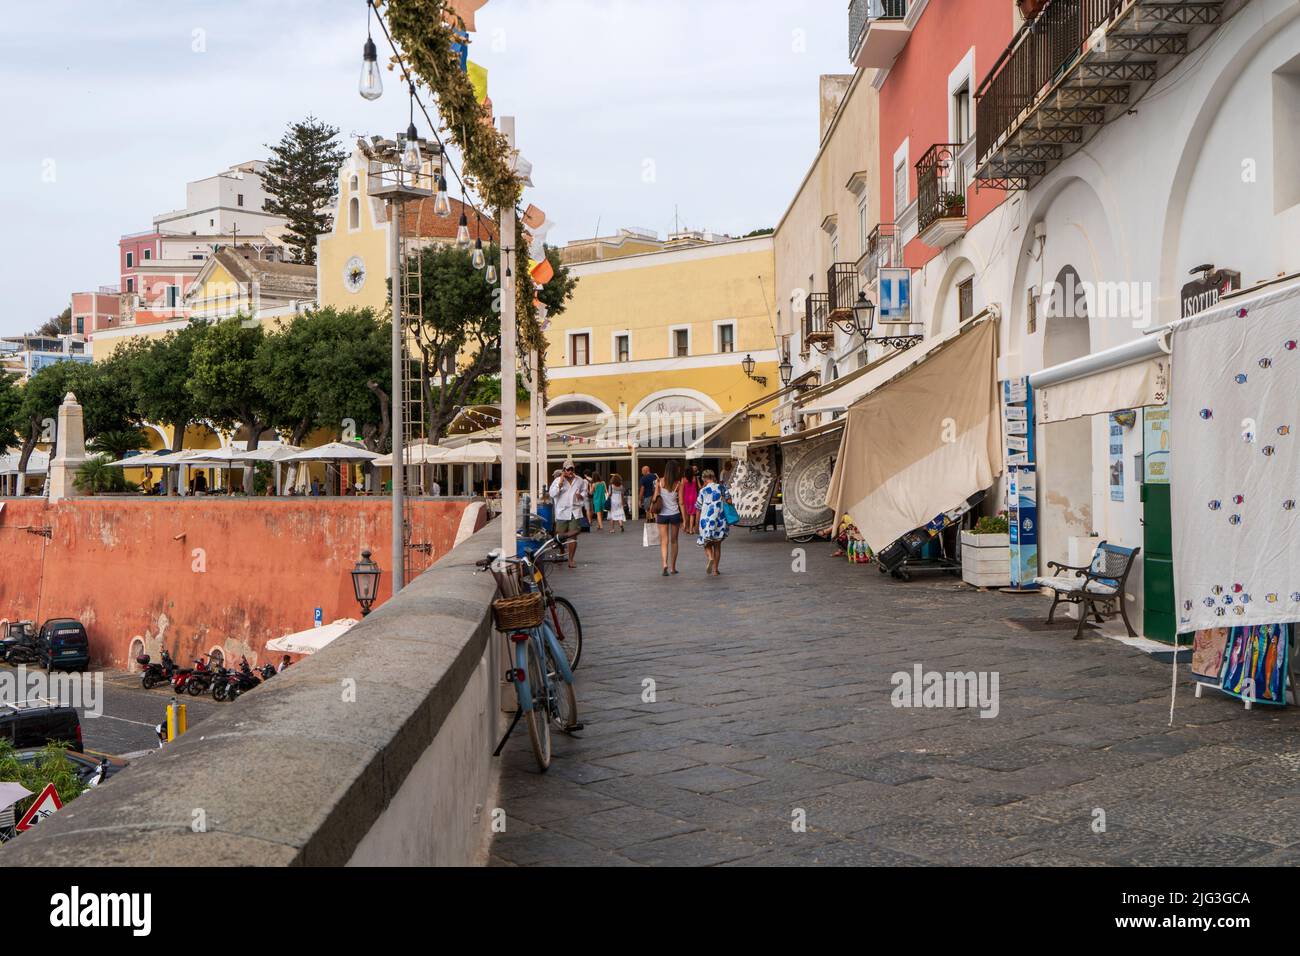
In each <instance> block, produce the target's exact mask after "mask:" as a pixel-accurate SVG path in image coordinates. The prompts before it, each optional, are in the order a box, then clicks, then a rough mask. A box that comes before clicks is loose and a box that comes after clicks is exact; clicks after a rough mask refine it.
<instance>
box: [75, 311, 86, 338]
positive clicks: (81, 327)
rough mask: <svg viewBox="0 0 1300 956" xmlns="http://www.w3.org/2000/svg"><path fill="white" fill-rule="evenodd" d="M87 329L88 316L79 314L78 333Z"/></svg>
mask: <svg viewBox="0 0 1300 956" xmlns="http://www.w3.org/2000/svg"><path fill="white" fill-rule="evenodd" d="M85 331H86V317H85V316H83V315H79V316H77V334H78V335H81V334H82V333H83V332H85Z"/></svg>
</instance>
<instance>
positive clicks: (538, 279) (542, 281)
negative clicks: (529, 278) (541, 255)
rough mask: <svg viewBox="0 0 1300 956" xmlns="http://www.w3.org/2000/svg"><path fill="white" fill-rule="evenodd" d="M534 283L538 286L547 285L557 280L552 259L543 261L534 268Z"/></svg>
mask: <svg viewBox="0 0 1300 956" xmlns="http://www.w3.org/2000/svg"><path fill="white" fill-rule="evenodd" d="M532 275H533V281H534V282H535V283H537V284H538V285H546V283H548V282H550V281H551V280H552V279H554V278H555V267H554V266H552V265H551V260H550V259H543V260H542V261H541V262H539V263H537V265H535V266H533V272H532Z"/></svg>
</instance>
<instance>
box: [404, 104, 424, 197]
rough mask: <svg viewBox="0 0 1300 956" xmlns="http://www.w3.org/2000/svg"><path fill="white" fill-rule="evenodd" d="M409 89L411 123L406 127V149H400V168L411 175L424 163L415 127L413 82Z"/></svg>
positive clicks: (418, 135)
mask: <svg viewBox="0 0 1300 956" xmlns="http://www.w3.org/2000/svg"><path fill="white" fill-rule="evenodd" d="M410 90H411V125H410V126H408V127H406V149H404V150H403V151H402V168H403V169H405V170H406V171H407V172H408V173H410V174H411V175H413V176H414V175H415V174H416V173H418V172H419V171H420V167H421V166H423V165H424V157H423V156H421V155H420V134H419V132H418V131H417V130H416V128H415V84H414V83H412V84H411V85H410Z"/></svg>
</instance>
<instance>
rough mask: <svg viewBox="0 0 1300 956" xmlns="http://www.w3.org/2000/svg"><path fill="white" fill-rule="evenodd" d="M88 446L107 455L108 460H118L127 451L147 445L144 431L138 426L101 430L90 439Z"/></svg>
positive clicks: (146, 446)
mask: <svg viewBox="0 0 1300 956" xmlns="http://www.w3.org/2000/svg"><path fill="white" fill-rule="evenodd" d="M90 447H91V448H93V449H94V450H95V451H97V452H102V453H103V454H105V455H108V456H109V461H120V460H121V459H123V458H125V457H126V455H127V452H132V451H139V450H140V449H142V448H148V447H149V441H148V439H146V438H145V437H144V432H142V431H140V429H138V428H131V429H126V430H124V431H116V432H101V433H100V434H98V435H96V436H95V437H94V438H92V439H91V440H90Z"/></svg>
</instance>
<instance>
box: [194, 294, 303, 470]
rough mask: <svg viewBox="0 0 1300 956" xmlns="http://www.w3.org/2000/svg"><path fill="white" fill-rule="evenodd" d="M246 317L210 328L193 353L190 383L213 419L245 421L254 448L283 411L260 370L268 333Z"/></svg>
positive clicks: (225, 424) (225, 423)
mask: <svg viewBox="0 0 1300 956" xmlns="http://www.w3.org/2000/svg"><path fill="white" fill-rule="evenodd" d="M244 322H245V317H244V316H234V317H233V318H229V319H223V320H221V321H220V322H216V323H214V324H213V325H211V326H210V327H209V328H208V331H207V334H206V335H204V336H203V338H202V339H201V340H200V341H199V342H197V343H195V346H194V351H193V353H192V354H191V356H190V369H189V371H190V377H189V381H188V382H187V383H186V388H187V389H188V390H189V393H190V395H191V396H192V397H193V399H194V401H195V403H196V405H197V407H198V408H200V409H201V410H202V414H203V417H204V418H206V419H207V420H208V421H211V422H212V423H213V424H215V425H218V426H220V427H222V428H229V429H233V428H235V427H237V426H239V425H243V426H244V427H245V428H246V429H247V430H248V450H249V451H253V450H254V449H256V448H257V444H258V439H259V438H260V437H261V435H262V432H264V431H266V430H267V429H268V428H270V427H271V426H272V424H273V423H274V421H275V419H276V418H277V417H278V415H277V414H276V411H277V410H276V408H275V407H274V404H273V403H272V401H271V399H270V398H269V397H268V396H267V394H266V393H265V392H263V391H262V389H261V388H260V387H259V384H258V380H257V375H256V358H257V351H258V349H259V348H260V347H261V345H262V343H263V341H264V339H265V334H264V333H263V331H262V327H261V326H260V325H252V326H245V325H244ZM288 384H289V385H290V386H293V385H297V386H300V385H301V383H288Z"/></svg>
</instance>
